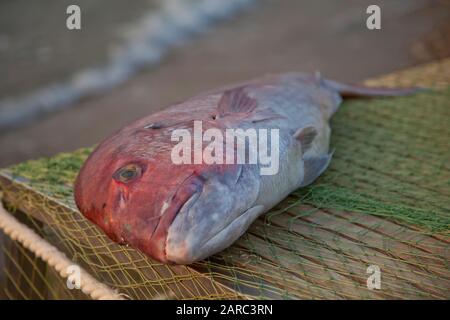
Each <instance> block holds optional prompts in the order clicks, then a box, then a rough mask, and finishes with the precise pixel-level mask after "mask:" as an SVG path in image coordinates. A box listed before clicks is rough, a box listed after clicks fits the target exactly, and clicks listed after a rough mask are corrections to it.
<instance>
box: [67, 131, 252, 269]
mask: <svg viewBox="0 0 450 320" xmlns="http://www.w3.org/2000/svg"><path fill="white" fill-rule="evenodd" d="M138 136H139V134H137V135H136V134H134V133H133V130H131V133H130V130H128V131H127V130H125V131H121V132H119V133H118V134H116V135H115V136H113V137H111V138H109V139H107V140H105V141H104V142H102V143H101V144H100V145H99V146H98V147H97V148H96V149H95V150H94V151H93V153H92V154H91V155H90V156H89V158H88V159H87V160H86V162H85V163H84V165H83V167H82V169H81V170H80V172H79V174H78V177H77V180H76V182H75V202H76V204H77V206H78V208H79V210H80V211H81V212H82V213H83V215H84V216H86V217H87V218H88V219H89V220H91V221H92V222H94V223H95V224H96V225H98V226H99V227H100V228H101V229H102V230H103V231H104V232H105V233H106V234H107V235H108V236H109V237H110V238H111V239H112V240H113V241H115V242H118V243H120V244H129V245H131V246H132V247H134V248H136V249H139V250H140V251H142V252H144V253H145V254H147V255H148V256H150V257H152V258H154V259H156V260H158V261H161V262H165V263H178V264H188V263H192V262H194V261H197V260H200V259H202V258H205V257H207V256H209V255H210V254H212V253H216V252H218V251H220V250H222V249H224V248H226V247H227V246H229V245H230V244H231V243H232V242H234V241H235V240H236V239H237V238H238V237H239V236H240V235H241V234H242V233H243V232H244V231H245V229H246V228H244V224H242V223H241V224H238V223H235V226H234V227H233V221H235V220H237V219H239V217H240V215H241V214H242V213H244V212H245V211H246V210H247V209H248V208H249V207H250V206H251V205H252V204H253V203H254V202H255V200H256V198H257V195H258V191H259V179H258V178H259V176H258V175H257V174H256V172H257V171H256V168H252V167H250V166H244V165H237V164H236V165H234V164H232V165H227V164H224V165H216V164H213V165H206V164H201V165H194V164H174V163H173V161H171V158H170V149H171V148H172V147H173V144H172V143H171V142H170V140H168V141H167V139H162V138H161V137H160V136H153V137H148V136H146V139H145V140H143V139H142V137H141V138H139V137H138ZM149 150H150V151H149ZM253 220H254V218H253ZM253 220H252V221H253ZM230 225H231V227H230ZM218 234H221V235H220V236H217V235H218Z"/></svg>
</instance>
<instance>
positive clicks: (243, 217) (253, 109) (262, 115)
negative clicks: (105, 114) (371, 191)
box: [74, 72, 420, 264]
mask: <svg viewBox="0 0 450 320" xmlns="http://www.w3.org/2000/svg"><path fill="white" fill-rule="evenodd" d="M419 90H420V88H384V87H364V86H359V85H350V84H344V83H341V82H337V81H334V80H329V79H325V78H323V77H322V76H321V75H320V74H319V73H315V74H309V73H301V72H289V73H281V74H269V75H265V76H262V77H259V78H256V79H252V80H249V81H246V82H242V83H238V84H234V85H229V86H226V87H223V88H219V89H215V90H210V91H208V92H205V93H202V94H199V95H196V96H194V97H192V98H189V99H187V100H185V101H182V102H178V103H175V104H173V105H171V106H169V107H168V108H166V109H164V110H162V111H160V112H158V113H154V114H151V115H149V116H146V117H144V118H141V119H139V120H137V121H134V122H133V123H131V124H129V125H127V126H125V127H124V128H122V129H120V130H118V131H117V132H115V133H114V134H113V135H111V136H110V137H108V138H106V139H105V140H104V141H103V142H101V143H100V144H99V145H98V146H97V147H96V148H95V149H94V151H93V152H92V153H91V154H90V156H89V157H88V158H87V160H86V161H85V163H84V164H83V166H82V168H81V170H80V171H79V173H78V176H77V178H76V181H75V186H74V197H75V203H76V205H77V207H78V209H79V210H80V212H81V213H82V214H83V215H84V216H85V217H86V218H87V219H89V220H90V221H92V222H93V223H94V224H96V225H97V226H98V227H99V228H100V229H102V230H103V231H104V232H105V233H106V235H107V236H108V237H109V238H110V239H111V240H113V241H114V242H117V243H119V244H124V245H129V246H131V247H133V248H135V249H137V250H139V251H141V252H143V253H144V254H145V255H147V256H149V257H150V258H152V259H154V260H157V261H159V262H162V263H167V264H192V263H194V262H196V261H199V260H202V259H206V258H208V257H210V256H212V255H214V254H216V253H218V252H220V251H222V250H224V249H226V248H227V247H229V246H231V245H232V244H233V243H234V242H235V241H236V240H237V239H238V238H239V237H241V236H242V235H243V234H244V233H245V232H246V230H247V229H248V228H249V226H250V225H251V224H252V222H253V221H255V219H257V218H258V217H259V216H261V215H262V214H264V213H265V212H267V211H268V210H270V209H271V208H273V207H274V206H275V205H277V204H278V203H279V202H280V201H281V200H283V199H284V198H286V197H287V196H288V195H289V194H290V193H292V192H293V191H295V190H297V189H299V188H302V187H305V186H308V185H310V184H312V183H313V182H314V181H315V180H316V179H317V178H318V177H319V176H320V175H321V174H322V173H323V172H324V171H325V170H326V169H327V167H328V166H329V164H330V161H331V159H332V155H333V151H330V146H329V144H330V135H331V129H330V124H329V122H330V119H331V117H332V116H333V114H334V113H335V112H336V111H337V110H338V108H339V106H340V105H341V103H342V100H343V98H350V97H351V98H355V97H356V98H357V97H391V96H403V95H409V94H413V93H416V92H418V91H419ZM198 123H201V124H202V128H201V132H202V133H204V132H206V131H207V130H209V129H214V130H216V131H215V132H219V133H224V134H225V135H226V133H225V132H226V131H227V130H229V129H236V128H241V129H243V130H244V129H245V130H247V129H254V130H260V129H264V130H276V131H274V132H276V133H277V137H278V139H277V140H274V141H273V142H272V141H271V142H270V143H267V145H270V147H273V146H275V144H276V146H277V147H278V166H277V171H276V172H275V173H273V174H262V167H263V163H262V161H260V160H259V158H257V161H256V162H255V161H254V162H250V161H248V162H245V161H240V162H239V161H235V158H234V155H233V158H232V159H231V160H233V161H229V162H222V163H221V162H220V161H216V162H212V163H205V162H204V161H203V162H202V161H200V162H198V161H197V162H195V161H194V163H192V162H191V163H188V162H187V163H181V164H180V163H175V162H174V160H173V150H174V148H175V147H176V145H177V142H180V141H179V140H180V139H179V140H176V139H175V141H174V134H176V133H177V132H184V133H186V132H187V133H192V132H193V131H194V129H195V128H194V127H195V125H196V124H198ZM180 130H181V131H180ZM258 132H259V131H258ZM271 132H272V131H271ZM178 138H179V137H178ZM203 138H204V137H203ZM194 140H195V139H194ZM197 140H198V139H197ZM198 142H199V141H197V143H198ZM266 142H267V141H266ZM193 143H194V144H195V143H196V142H195V141H194V142H193ZM248 144H249V142H248V141H245V143H244V144H243V145H242V144H241V145H240V146H241V148H244V155H245V159H247V158H250V156H251V155H253V153H255V152H256V153H257V152H258V151H260V150H259V149H258V148H256V149H255V148H250V147H249V148H247V149H245V146H247V145H248ZM200 145H201V147H204V145H208V143H207V142H205V141H203V140H202V141H200ZM217 145H220V142H218V144H217ZM201 150H204V149H201ZM226 150H227V151H228V149H226ZM230 150H231V151H236V152H237V147H235V146H233V145H231V148H230ZM271 150H272V149H271ZM197 151H198V150H197ZM185 152H186V154H187V153H189V152H191V153H195V150H190V151H189V149H187V151H186V150H185ZM194 157H195V154H194ZM241 160H242V159H241Z"/></svg>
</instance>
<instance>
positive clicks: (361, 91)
mask: <svg viewBox="0 0 450 320" xmlns="http://www.w3.org/2000/svg"><path fill="white" fill-rule="evenodd" d="M323 83H324V84H325V86H326V87H328V88H330V89H332V90H335V91H337V92H339V94H340V95H341V96H342V97H343V98H354V97H396V96H407V95H411V94H415V93H418V92H422V91H426V90H428V89H426V88H420V87H409V88H388V87H366V86H363V85H352V84H345V83H341V82H337V81H333V80H328V79H323Z"/></svg>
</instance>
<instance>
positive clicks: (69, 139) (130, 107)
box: [0, 0, 450, 167]
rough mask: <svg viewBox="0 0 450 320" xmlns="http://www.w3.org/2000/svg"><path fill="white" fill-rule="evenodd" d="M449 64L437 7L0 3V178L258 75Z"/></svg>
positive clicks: (208, 0)
mask: <svg viewBox="0 0 450 320" xmlns="http://www.w3.org/2000/svg"><path fill="white" fill-rule="evenodd" d="M70 4H77V5H78V6H79V7H80V8H81V30H68V29H67V27H66V19H67V17H68V15H67V14H66V8H67V6H68V5H70ZM371 4H377V5H379V6H380V8H381V30H368V29H367V28H366V19H367V17H368V14H367V13H366V9H367V7H368V6H369V5H371ZM449 55H450V2H449V1H444V0H386V1H381V0H368V1H366V0H340V1H335V0H319V1H317V0H229V1H222V0H183V1H182V0H166V1H157V0H134V1H123V0H122V1H120V0H96V1H92V0H90V1H89V0H82V1H81V0H79V1H78V0H71V1H66V0H38V1H29V0H0V74H1V76H0V148H1V153H0V154H1V156H0V167H3V166H7V165H10V164H13V163H17V162H20V161H23V160H25V159H28V158H36V157H41V156H49V155H52V154H54V153H57V152H61V151H71V150H73V149H75V148H79V147H83V146H90V145H93V144H95V143H97V142H99V140H101V139H103V138H105V137H106V136H108V135H109V134H110V133H112V132H113V131H115V130H117V129H118V128H120V127H122V126H124V125H125V124H127V123H129V122H130V121H133V120H135V119H137V118H139V117H142V116H144V115H147V114H150V113H152V112H156V111H158V110H160V109H162V108H163V107H165V106H167V105H169V104H171V103H173V102H176V101H179V100H182V99H184V98H187V97H189V96H191V95H194V94H197V93H199V92H201V91H205V90H208V89H211V88H213V87H216V86H220V85H224V84H226V83H230V82H236V81H241V80H245V79H248V78H251V77H255V76H260V75H263V74H265V73H272V72H282V71H293V70H297V71H310V72H313V71H316V70H320V71H321V73H322V74H323V75H324V76H325V77H329V78H335V79H338V80H341V81H348V82H358V81H362V80H363V79H366V78H369V77H374V76H377V75H381V74H385V73H388V72H391V71H394V70H398V69H402V68H405V67H409V66H414V65H417V64H420V63H424V62H428V61H432V60H435V59H439V58H444V57H447V56H449Z"/></svg>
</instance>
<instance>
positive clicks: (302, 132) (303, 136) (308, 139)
mask: <svg viewBox="0 0 450 320" xmlns="http://www.w3.org/2000/svg"><path fill="white" fill-rule="evenodd" d="M316 137H317V130H316V128H314V127H312V126H309V127H304V128H301V129H298V130H297V131H296V132H295V133H294V138H295V139H297V140H298V141H300V143H301V145H302V153H305V152H306V151H308V149H309V148H311V146H312V143H313V141H314V139H315V138H316Z"/></svg>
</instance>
